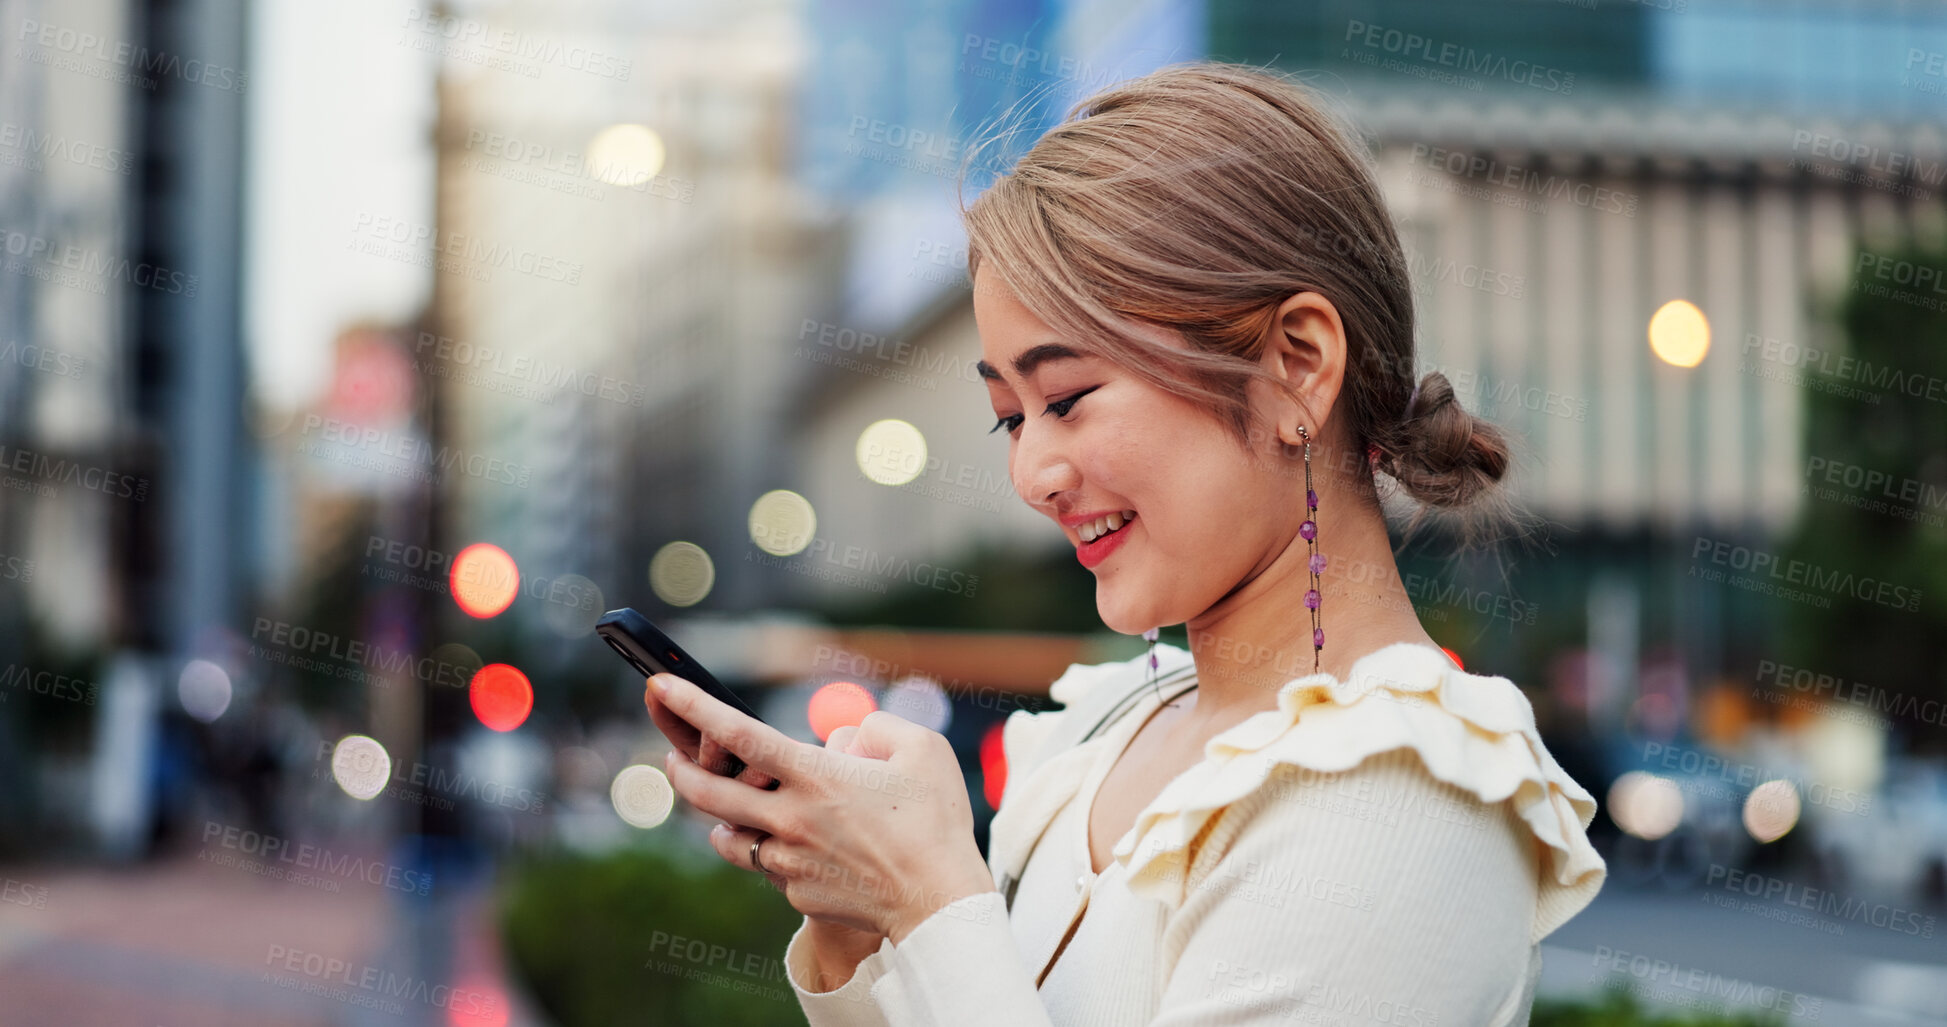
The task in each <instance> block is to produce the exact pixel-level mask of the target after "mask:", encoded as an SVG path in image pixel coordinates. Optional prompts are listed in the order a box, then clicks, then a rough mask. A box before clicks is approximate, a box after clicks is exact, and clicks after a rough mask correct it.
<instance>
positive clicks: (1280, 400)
mask: <svg viewBox="0 0 1947 1027" xmlns="http://www.w3.org/2000/svg"><path fill="white" fill-rule="evenodd" d="M1263 348H1264V356H1263V360H1262V362H1263V366H1264V369H1265V370H1266V371H1269V372H1271V373H1272V374H1273V375H1276V376H1277V377H1278V378H1280V379H1282V380H1283V381H1284V382H1285V383H1286V386H1287V388H1289V389H1290V391H1291V393H1292V395H1291V396H1286V395H1277V396H1275V397H1273V399H1272V404H1271V408H1270V414H1271V423H1272V424H1273V425H1274V426H1275V428H1276V430H1277V433H1278V439H1279V441H1281V442H1283V443H1285V444H1286V445H1291V446H1297V445H1302V444H1303V443H1304V439H1303V438H1302V437H1301V436H1299V434H1298V426H1299V425H1301V424H1302V425H1304V426H1305V428H1306V429H1307V430H1308V431H1310V432H1311V436H1312V440H1313V441H1317V440H1318V439H1320V438H1323V437H1324V435H1325V428H1326V423H1327V422H1328V421H1330V420H1331V417H1332V409H1333V407H1334V406H1336V405H1337V403H1338V398H1339V389H1340V388H1341V387H1342V386H1343V385H1344V383H1345V322H1344V321H1342V320H1340V319H1339V311H1338V308H1337V307H1334V306H1333V305H1332V301H1331V300H1328V299H1326V298H1325V297H1324V296H1322V295H1320V294H1318V293H1315V292H1301V293H1295V294H1293V295H1292V296H1290V297H1288V298H1286V299H1285V301H1284V302H1283V303H1280V304H1278V309H1277V310H1276V311H1275V312H1274V313H1273V314H1272V316H1271V321H1270V323H1269V324H1268V325H1266V326H1265V329H1264V340H1263ZM1294 397H1295V398H1294Z"/></svg>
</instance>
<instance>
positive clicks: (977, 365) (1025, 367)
mask: <svg viewBox="0 0 1947 1027" xmlns="http://www.w3.org/2000/svg"><path fill="white" fill-rule="evenodd" d="M1084 356H1087V354H1085V353H1082V352H1081V351H1080V350H1076V349H1073V348H1071V347H1068V346H1064V345H1062V344H1061V343H1059V342H1044V343H1042V344H1041V345H1039V346H1030V347H1028V349H1027V350H1026V351H1024V352H1023V353H1022V354H1021V355H1020V356H1018V357H1015V358H1014V373H1015V374H1018V375H1020V376H1021V377H1023V378H1026V377H1027V376H1029V375H1031V374H1033V373H1034V371H1035V368H1038V367H1040V366H1041V365H1042V364H1045V363H1047V362H1048V361H1050V360H1079V359H1081V358H1082V357H1084ZM974 370H976V371H978V372H980V376H981V377H982V378H986V379H989V380H991V381H1000V380H1001V373H1000V372H999V371H996V370H994V365H992V364H990V363H988V362H987V361H985V360H976V361H974Z"/></svg>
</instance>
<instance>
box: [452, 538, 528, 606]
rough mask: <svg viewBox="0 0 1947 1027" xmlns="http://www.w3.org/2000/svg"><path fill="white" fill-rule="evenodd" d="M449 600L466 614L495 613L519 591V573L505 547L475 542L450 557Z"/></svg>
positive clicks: (510, 602) (512, 599)
mask: <svg viewBox="0 0 1947 1027" xmlns="http://www.w3.org/2000/svg"><path fill="white" fill-rule="evenodd" d="M451 586H452V590H453V601H454V602H455V603H457V604H459V607H460V609H461V610H463V611H465V612H466V615H467V616H469V617H479V618H481V619H485V618H488V617H494V616H498V615H499V614H500V612H501V611H502V610H505V609H507V607H509V606H512V605H513V603H514V597H515V596H516V595H519V594H520V587H521V572H520V568H519V567H517V566H515V564H514V558H513V557H511V556H509V555H507V550H505V549H502V548H500V547H499V546H496V545H494V544H493V543H491V542H475V543H474V544H472V545H470V546H468V547H466V548H465V549H462V550H460V552H459V554H458V555H457V556H455V557H453V572H452V575H451Z"/></svg>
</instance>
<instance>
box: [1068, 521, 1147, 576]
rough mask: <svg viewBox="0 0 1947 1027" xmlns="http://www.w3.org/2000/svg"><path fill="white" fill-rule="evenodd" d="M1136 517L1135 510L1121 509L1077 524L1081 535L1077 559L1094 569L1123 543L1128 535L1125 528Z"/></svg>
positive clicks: (1083, 564)
mask: <svg viewBox="0 0 1947 1027" xmlns="http://www.w3.org/2000/svg"><path fill="white" fill-rule="evenodd" d="M1135 519H1136V512H1135V511H1134V510H1119V511H1115V512H1113V513H1108V514H1104V515H1102V516H1100V517H1096V518H1094V519H1093V520H1089V521H1084V522H1083V523H1081V524H1079V525H1075V526H1074V527H1075V529H1076V533H1077V534H1078V535H1080V536H1081V542H1080V543H1078V544H1077V545H1076V546H1075V559H1077V560H1080V561H1081V562H1082V566H1084V567H1088V568H1090V569H1093V568H1094V567H1095V566H1096V565H1097V564H1100V563H1101V562H1102V561H1104V560H1106V559H1108V558H1109V554H1110V553H1113V552H1115V551H1116V549H1117V548H1118V547H1120V546H1121V545H1122V543H1123V540H1124V539H1125V538H1126V537H1127V536H1128V532H1127V531H1125V530H1123V529H1124V528H1125V527H1127V526H1128V525H1129V524H1131V523H1133V522H1134V521H1135Z"/></svg>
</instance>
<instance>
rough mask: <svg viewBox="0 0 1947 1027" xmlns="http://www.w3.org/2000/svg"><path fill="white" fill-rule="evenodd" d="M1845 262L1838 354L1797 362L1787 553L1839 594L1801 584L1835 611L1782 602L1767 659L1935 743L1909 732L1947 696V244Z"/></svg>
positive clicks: (1931, 734) (1933, 734)
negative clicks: (1858, 688) (1846, 693)
mask: <svg viewBox="0 0 1947 1027" xmlns="http://www.w3.org/2000/svg"><path fill="white" fill-rule="evenodd" d="M1853 266H1854V268H1855V273H1854V278H1853V281H1852V283H1851V286H1850V288H1849V289H1848V290H1847V292H1846V294H1845V295H1844V297H1843V299H1842V300H1841V301H1840V302H1839V303H1838V305H1837V310H1836V318H1837V321H1838V324H1839V326H1840V328H1841V330H1842V331H1843V334H1844V337H1845V340H1846V347H1847V350H1846V352H1845V353H1844V354H1843V355H1834V356H1831V357H1820V358H1818V359H1816V360H1813V359H1810V358H1807V359H1804V360H1803V361H1802V363H1803V364H1804V365H1805V366H1804V373H1805V383H1804V384H1805V387H1806V389H1807V396H1806V399H1807V404H1806V410H1807V416H1806V441H1805V458H1806V464H1805V479H1804V483H1803V486H1804V493H1805V507H1804V513H1803V516H1801V518H1800V519H1799V523H1798V526H1797V529H1796V531H1795V532H1794V534H1793V535H1792V537H1791V538H1790V540H1789V541H1788V543H1787V544H1786V546H1785V547H1784V553H1783V554H1782V555H1783V556H1784V557H1785V558H1786V559H1787V560H1798V561H1803V563H1804V564H1806V565H1808V569H1807V570H1806V573H1807V574H1817V575H1819V576H1820V577H1819V578H1818V580H1820V581H1825V580H1836V581H1837V582H1838V585H1837V587H1833V588H1820V587H1817V586H1816V585H1808V584H1805V583H1804V582H1802V581H1801V582H1797V583H1795V586H1796V587H1800V588H1804V589H1806V590H1807V591H1810V592H1813V593H1814V594H1818V595H1828V596H1830V597H1831V600H1832V602H1831V605H1830V607H1829V608H1821V607H1816V606H1813V605H1811V604H1808V603H1784V604H1783V605H1784V607H1785V608H1786V610H1787V611H1788V612H1787V613H1786V614H1785V616H1784V617H1783V618H1782V619H1781V623H1780V628H1781V630H1782V631H1783V633H1784V637H1783V638H1782V639H1781V640H1780V644H1779V645H1778V646H1777V647H1776V648H1775V651H1779V652H1781V653H1783V654H1784V656H1783V657H1782V658H1781V659H1780V660H1779V662H1781V663H1787V664H1790V665H1791V666H1794V667H1803V668H1808V669H1810V670H1812V671H1814V672H1815V673H1819V674H1831V675H1834V676H1836V677H1838V678H1842V679H1844V680H1845V681H1846V682H1849V683H1852V682H1856V683H1858V684H1860V685H1864V686H1869V687H1870V689H1871V691H1864V692H1861V693H1859V696H1858V697H1857V698H1855V699H1853V700H1852V701H1855V702H1861V703H1869V704H1872V703H1874V699H1873V698H1869V697H1877V698H1878V699H1881V700H1883V701H1884V702H1887V703H1892V704H1894V705H1893V706H1892V707H1891V708H1887V709H1879V708H1878V706H1877V705H1876V704H1875V705H1874V708H1875V709H1876V710H1877V712H1879V713H1880V714H1881V715H1882V716H1885V717H1887V718H1888V719H1889V720H1891V721H1893V722H1894V723H1895V724H1896V725H1902V726H1904V727H1905V728H1906V730H1907V733H1909V734H1911V735H1913V736H1914V738H1915V740H1916V741H1922V740H1924V741H1926V742H1928V743H1929V744H1931V745H1934V746H1938V745H1941V744H1942V740H1941V738H1940V734H1941V733H1940V732H1939V731H1927V730H1919V731H1915V730H1913V729H1914V728H1915V727H1918V726H1921V725H1922V724H1923V721H1922V720H1921V719H1920V718H1921V716H1922V713H1921V712H1920V711H1921V710H1922V709H1923V706H1922V704H1924V703H1926V702H1929V701H1939V700H1943V699H1947V282H1943V281H1942V280H1941V276H1942V275H1943V274H1947V247H1942V246H1940V245H1938V244H1934V245H1924V246H1907V247H1903V248H1901V249H1899V250H1898V251H1890V250H1886V249H1884V248H1882V249H1880V250H1870V249H1863V248H1862V250H1861V252H1860V255H1859V258H1858V259H1857V260H1855V261H1854V263H1853ZM1902 281H1904V282H1905V283H1906V284H1901V282H1902ZM1928 282H1931V283H1932V287H1929V286H1928V284H1927V283H1928ZM1786 566H1787V567H1788V568H1789V567H1790V566H1791V565H1790V564H1787V565H1786ZM1811 568H1816V570H1815V571H1814V570H1811ZM1834 576H1836V577H1834ZM1787 582H1789V578H1786V579H1780V581H1779V584H1781V585H1782V584H1786V583H1787ZM1848 583H1849V584H1848ZM1825 694H1830V693H1825ZM1930 709H1933V710H1934V711H1936V715H1935V716H1934V717H1932V718H1928V720H1927V721H1925V722H1924V723H1932V724H1935V725H1937V724H1938V723H1939V718H1938V715H1937V712H1938V710H1939V707H1937V706H1936V707H1930Z"/></svg>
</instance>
